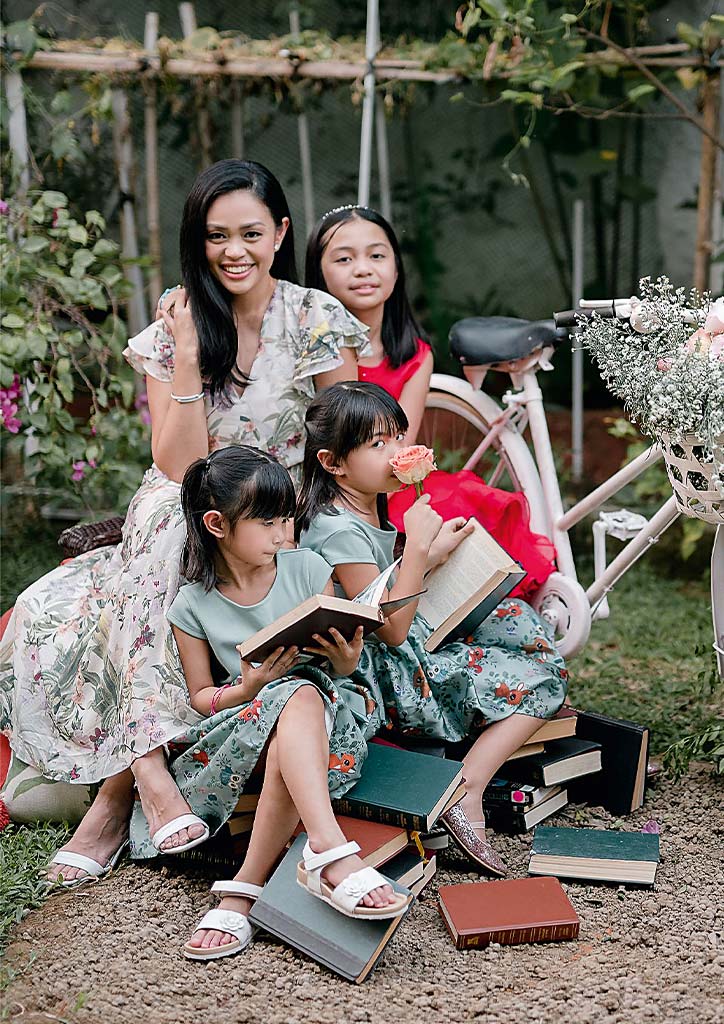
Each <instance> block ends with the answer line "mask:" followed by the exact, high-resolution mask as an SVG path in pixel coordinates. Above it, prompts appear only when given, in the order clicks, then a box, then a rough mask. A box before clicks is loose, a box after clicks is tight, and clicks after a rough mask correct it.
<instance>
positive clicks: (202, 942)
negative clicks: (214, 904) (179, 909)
mask: <svg viewBox="0 0 724 1024" xmlns="http://www.w3.org/2000/svg"><path fill="white" fill-rule="evenodd" d="M253 903H254V901H253V900H248V899H246V897H244V896H224V898H223V900H222V901H221V903H219V910H233V911H234V912H235V913H237V914H243V915H244V917H248V916H249V911H250V910H251V908H252V906H253ZM227 923H228V922H227ZM232 942H238V938H237V936H236V935H232V934H231V933H230V932H219V931H216V930H215V929H214V928H197V929H196V931H195V932H194V933H193V935H192V936H191V938H190V939H189V942H188V944H189V946H194V947H195V948H196V949H212V948H213V949H215V948H216V947H217V946H229V945H231V943H232Z"/></svg>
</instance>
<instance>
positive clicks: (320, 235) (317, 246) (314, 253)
mask: <svg viewBox="0 0 724 1024" xmlns="http://www.w3.org/2000/svg"><path fill="white" fill-rule="evenodd" d="M355 218H357V219H358V220H366V221H369V222H370V224H376V225H377V227H378V228H382V230H383V231H384V233H385V234H386V235H387V241H388V242H389V243H390V247H391V249H392V252H393V254H394V257H395V267H396V268H397V280H396V281H395V287H394V288H393V289H392V294H391V295H390V297H389V299H387V301H386V302H385V308H384V311H383V313H382V335H381V341H382V348H383V349H384V352H385V355H386V356H387V358H388V359H389V361H390V366H392V367H393V369H395V370H396V369H397V368H398V367H399V366H402V364H403V363H406V362H408V361H409V360H410V359H412V357H413V356H414V355H415V353H416V352H417V339H418V338H424V334H423V332H422V329H421V328H420V325H419V324H418V322H417V320H416V319H415V316H414V314H413V312H412V309H411V307H410V302H409V299H408V298H407V285H406V283H405V264H404V263H403V260H402V251H401V250H400V243H399V242H398V240H397V235H396V234H395V232H394V230H393V228H392V225H391V224H390V223H389V221H388V220H386V219H385V218H384V217H383V216H382V214H381V213H378V212H377V210H372V209H371V208H370V207H369V206H342V207H339V209H336V210H330V212H329V213H325V215H324V216H323V217H321V218H320V220H318V221H317V223H316V224H315V226H314V228H313V229H312V233H311V235H310V236H309V241H308V242H307V258H306V265H305V274H304V283H305V285H306V286H307V288H318V289H319V290H320V291H323V292H328V291H329V288H328V287H327V283H326V281H325V280H324V274H323V273H322V256H323V255H324V250H325V249H326V248H327V246H328V245H329V244H330V242H331V241H332V239H333V238H334V235H335V233H336V230H337V229H338V228H339V227H340V226H341V225H342V224H346V223H347V222H348V221H350V220H354V219H355Z"/></svg>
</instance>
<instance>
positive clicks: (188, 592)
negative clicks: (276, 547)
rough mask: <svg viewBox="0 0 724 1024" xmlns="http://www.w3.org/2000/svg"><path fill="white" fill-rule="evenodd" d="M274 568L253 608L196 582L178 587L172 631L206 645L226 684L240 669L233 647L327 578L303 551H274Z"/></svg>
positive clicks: (318, 561) (318, 560) (317, 559)
mask: <svg viewBox="0 0 724 1024" xmlns="http://www.w3.org/2000/svg"><path fill="white" fill-rule="evenodd" d="M276 563H277V575H276V579H275V580H274V582H273V583H272V585H271V587H270V589H269V593H268V594H267V595H266V597H264V598H262V599H261V601H259V602H258V604H248V605H241V604H237V603H236V602H235V601H231V600H230V599H229V598H228V597H224V595H223V594H222V593H220V591H219V590H217V589H216V587H214V588H212V589H211V590H209V591H206V590H204V588H203V586H202V584H201V583H189V584H187V585H186V586H185V587H181V589H180V590H179V592H178V594H177V595H176V597H175V599H174V601H173V604H172V605H171V607H170V608H169V610H168V612H167V617H168V620H169V622H171V623H173V625H174V626H177V627H178V628H179V629H181V630H183V632H184V633H188V634H189V635H190V636H195V637H197V638H198V639H199V640H206V641H207V642H208V644H209V646H210V647H211V649H212V650H213V652H214V654H215V655H216V657H217V659H218V660H219V661H220V662H221V664H222V665H223V667H224V668H225V669H226V671H227V673H228V677H227V679H226V680H225V681H226V682H230V681H231V680H233V679H236V677H237V676H238V675H239V671H240V670H241V663H240V659H239V652H238V651H237V649H236V645H237V644H240V643H243V641H244V640H246V639H248V637H250V636H253V635H254V633H256V632H257V631H258V630H260V629H263V627H264V626H268V625H269V624H270V623H272V622H274V620H275V619H278V618H279V616H280V615H284V614H285V613H286V612H288V611H291V609H292V608H296V607H297V605H298V604H301V603H302V601H306V600H307V598H308V597H313V596H314V595H315V594H321V592H322V591H323V590H324V588H325V587H326V585H327V582H328V580H329V577H330V575H331V569H330V568H329V566H328V565H327V563H326V562H325V561H324V559H323V558H322V557H321V556H320V555H318V554H315V552H314V551H309V550H308V549H305V548H296V549H295V550H293V551H287V550H282V551H278V552H277V556H276Z"/></svg>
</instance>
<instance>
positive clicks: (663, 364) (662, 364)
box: [656, 359, 671, 373]
mask: <svg viewBox="0 0 724 1024" xmlns="http://www.w3.org/2000/svg"><path fill="white" fill-rule="evenodd" d="M656 369H657V370H658V371H659V373H666V371H667V370H670V369H671V360H670V359H659V360H658V362H657V363H656Z"/></svg>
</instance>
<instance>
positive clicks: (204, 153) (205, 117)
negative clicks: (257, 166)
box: [178, 0, 213, 169]
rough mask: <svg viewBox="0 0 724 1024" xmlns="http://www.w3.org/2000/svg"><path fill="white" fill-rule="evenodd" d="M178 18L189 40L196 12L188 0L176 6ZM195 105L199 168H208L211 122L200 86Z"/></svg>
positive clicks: (185, 37)
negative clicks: (199, 149)
mask: <svg viewBox="0 0 724 1024" xmlns="http://www.w3.org/2000/svg"><path fill="white" fill-rule="evenodd" d="M178 13H179V18H180V19H181V29H182V31H183V35H184V39H190V38H191V36H192V35H193V34H194V32H195V31H196V11H195V10H194V5H193V4H192V3H190V2H189V0H184V3H181V4H179V5H178ZM196 103H197V106H198V110H197V120H198V126H199V145H200V146H201V167H202V169H203V168H204V167H209V166H210V165H211V164H212V163H213V158H212V156H211V122H210V120H209V111H208V108H207V107H206V94H205V92H204V90H203V88H202V87H201V86H198V87H197V89H196Z"/></svg>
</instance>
